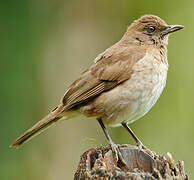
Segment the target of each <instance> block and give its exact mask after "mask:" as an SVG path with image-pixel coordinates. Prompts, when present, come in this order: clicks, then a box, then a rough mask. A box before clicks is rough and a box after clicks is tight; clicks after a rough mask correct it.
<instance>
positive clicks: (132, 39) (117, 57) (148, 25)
mask: <svg viewBox="0 0 194 180" xmlns="http://www.w3.org/2000/svg"><path fill="white" fill-rule="evenodd" d="M181 28H183V27H182V26H178V25H177V26H174V27H172V26H171V28H170V26H168V25H167V24H166V23H165V22H164V21H163V20H161V19H160V18H159V17H157V16H153V15H145V16H143V17H141V18H140V19H138V20H136V21H134V22H133V23H132V24H131V25H130V26H129V27H128V29H127V32H126V33H125V34H124V36H123V37H122V39H121V40H120V41H119V42H117V43H116V44H115V45H113V46H112V47H110V48H108V49H107V50H105V51H104V52H103V53H101V54H100V55H99V56H97V58H96V59H95V61H94V64H93V65H92V66H91V67H90V68H89V69H88V70H86V71H85V72H83V73H82V74H81V76H80V77H79V78H78V79H77V80H76V81H75V82H74V83H73V84H72V85H71V86H70V87H69V89H68V90H67V92H66V93H65V95H64V97H63V99H62V102H61V104H60V105H59V106H58V107H57V108H55V110H53V111H52V112H51V113H50V114H49V115H48V116H46V117H45V118H43V119H42V120H41V121H39V122H38V123H37V124H35V125H34V126H33V127H32V128H30V129H29V130H28V131H26V132H25V133H24V134H23V135H21V136H20V137H19V138H18V139H16V141H15V142H14V143H13V144H12V145H11V146H19V145H21V144H23V143H24V142H26V141H27V140H29V139H30V138H32V137H33V136H35V135H37V134H38V133H40V132H41V131H43V130H44V129H46V128H47V127H49V126H50V125H52V124H53V123H55V122H57V121H58V120H60V119H62V118H66V119H68V118H71V117H73V116H75V115H79V114H84V115H86V116H94V117H96V118H100V119H103V121H104V122H105V123H106V124H109V123H110V124H121V123H123V122H127V119H126V118H125V117H126V115H125V114H127V113H128V114H129V116H131V117H132V116H137V117H138V118H139V117H141V116H143V115H144V114H145V113H146V112H147V110H141V109H142V108H144V107H141V108H140V109H136V111H137V112H136V114H134V113H132V110H134V107H133V106H135V105H134V103H136V104H137V102H138V101H142V99H137V100H134V103H133V99H134V98H133V97H131V96H133V93H130V94H128V93H127V88H129V89H128V90H129V91H130V92H135V93H134V96H136V95H135V94H136V92H140V91H141V92H140V94H141V93H143V90H144V89H146V88H147V87H148V85H144V87H143V86H142V87H140V89H138V88H136V85H137V83H139V80H138V81H135V79H141V77H140V76H142V78H145V80H144V81H142V83H141V84H144V82H148V81H152V77H151V79H146V76H147V75H148V74H147V69H146V68H148V65H147V64H146V63H145V62H148V61H149V60H151V61H150V62H149V63H151V64H152V63H155V65H153V67H152V65H149V66H150V69H151V70H152V69H153V71H152V72H151V74H153V76H154V73H155V74H156V76H158V75H157V73H159V74H160V70H159V71H158V70H155V69H154V68H156V69H157V67H158V68H160V67H161V64H162V67H161V68H163V64H164V70H163V69H162V70H161V73H163V71H164V76H166V73H167V69H168V62H167V50H166V46H167V41H168V33H170V32H174V31H176V30H178V29H181ZM149 57H150V58H149ZM144 59H145V62H144ZM152 59H153V60H152ZM141 61H142V62H141ZM165 64H166V65H165ZM143 66H145V70H146V71H145V72H144V67H143ZM140 73H141V74H142V75H140V76H139V74H140ZM136 76H137V77H136ZM144 76H145V77H144ZM162 76H163V75H162ZM139 77H140V78H139ZM157 81H159V80H158V79H157ZM165 81H166V77H164V80H162V82H161V86H162V87H161V91H160V92H159V93H158V95H157V96H156V98H155V99H154V100H153V103H152V104H151V105H149V106H150V108H151V107H152V106H153V104H154V103H155V101H156V100H157V98H158V97H159V95H160V93H161V92H162V90H163V87H164V86H165ZM157 83H160V82H157ZM162 83H163V84H162ZM147 84H148V83H147ZM159 85H160V84H159ZM155 86H156V85H155V84H151V86H150V90H149V89H148V90H147V91H146V92H148V93H150V92H151V90H152V88H154V87H155ZM130 88H132V89H130ZM135 88H136V89H135ZM118 92H121V95H122V96H121V95H120V94H118ZM122 93H123V94H122ZM125 94H126V98H125ZM112 95H113V96H112ZM111 96H112V97H111ZM113 97H114V98H113ZM154 97H155V96H154ZM150 98H151V97H150ZM150 98H149V97H148V102H147V101H145V106H146V103H147V104H148V103H149V102H150V101H151V100H150ZM111 99H112V101H111ZM125 99H127V101H125ZM106 101H107V103H106ZM136 101H137V102H136ZM117 104H118V106H117ZM138 104H139V103H138ZM138 104H137V106H139V107H140V105H138ZM129 106H130V108H131V109H130V110H129ZM145 108H147V107H145ZM148 109H149V108H148ZM113 110H114V112H111V111H113ZM141 111H142V112H141ZM110 112H111V113H110ZM121 113H122V114H121ZM138 113H139V114H138ZM122 117H123V118H125V119H123V120H121V119H122ZM136 119H137V118H134V119H133V118H132V119H130V121H134V120H136Z"/></svg>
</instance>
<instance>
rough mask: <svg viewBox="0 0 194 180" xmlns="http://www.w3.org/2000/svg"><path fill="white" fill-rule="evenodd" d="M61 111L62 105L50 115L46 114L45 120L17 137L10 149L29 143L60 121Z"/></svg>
mask: <svg viewBox="0 0 194 180" xmlns="http://www.w3.org/2000/svg"><path fill="white" fill-rule="evenodd" d="M62 111H63V105H62V104H60V105H59V106H58V107H57V108H56V109H55V110H53V111H52V112H51V113H50V114H48V115H47V116H46V117H45V118H43V119H42V120H40V121H39V122H37V123H36V124H35V125H34V126H32V127H31V128H30V129H28V130H27V131H26V132H25V133H24V134H22V135H21V136H20V137H18V138H17V139H16V140H15V141H14V143H13V144H11V145H10V147H14V146H15V147H17V146H20V145H22V144H23V143H25V142H27V141H29V140H30V139H31V138H33V137H35V136H36V135H38V134H40V133H41V132H43V131H44V130H46V129H47V128H48V127H50V126H51V125H52V124H54V123H55V122H57V121H58V120H60V119H62V116H60V114H61V112H62Z"/></svg>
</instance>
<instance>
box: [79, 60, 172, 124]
mask: <svg viewBox="0 0 194 180" xmlns="http://www.w3.org/2000/svg"><path fill="white" fill-rule="evenodd" d="M167 69H168V65H167V64H165V63H162V62H158V61H157V60H156V59H154V58H150V57H148V59H147V58H146V57H144V58H143V59H142V60H140V61H139V62H138V63H137V64H136V65H135V66H134V68H133V74H132V76H131V78H130V79H129V80H127V81H125V82H124V83H122V84H120V85H118V86H117V87H115V88H113V89H112V90H110V91H108V92H105V93H103V94H101V95H100V96H99V97H97V98H96V99H95V100H94V101H93V102H91V104H89V105H87V106H85V107H83V109H82V111H84V112H86V114H87V111H88V110H89V111H88V112H89V113H88V114H89V115H92V116H98V117H99V116H100V117H102V119H103V121H104V123H106V124H108V125H110V126H119V125H120V124H121V123H122V122H128V123H131V122H133V121H135V120H137V119H139V118H141V117H142V116H143V115H145V114H146V113H147V112H148V111H149V110H150V109H151V108H152V106H153V105H154V104H155V103H156V101H157V100H158V98H159V96H160V95H161V93H162V91H163V88H164V87H165V83H166V76H167ZM84 114H85V113H84Z"/></svg>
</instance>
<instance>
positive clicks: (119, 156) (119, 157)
mask: <svg viewBox="0 0 194 180" xmlns="http://www.w3.org/2000/svg"><path fill="white" fill-rule="evenodd" d="M97 120H98V122H99V124H100V126H101V128H102V130H103V132H104V134H105V136H106V138H107V140H108V143H109V145H110V146H111V149H112V152H113V158H114V159H115V161H116V163H117V162H118V161H119V160H120V162H121V163H122V165H124V166H125V167H128V166H127V163H126V162H125V160H124V159H123V156H122V154H121V152H120V150H119V147H118V146H117V145H116V144H115V143H114V142H113V140H112V139H111V137H110V135H109V133H108V131H107V129H106V127H105V126H104V123H103V122H102V119H101V118H97Z"/></svg>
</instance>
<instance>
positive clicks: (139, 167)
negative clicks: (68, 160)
mask: <svg viewBox="0 0 194 180" xmlns="http://www.w3.org/2000/svg"><path fill="white" fill-rule="evenodd" d="M118 146H119V149H120V151H121V154H122V156H123V158H124V159H125V161H126V163H127V166H128V167H126V166H123V165H122V164H121V163H120V162H117V163H115V162H114V160H113V156H112V150H111V148H110V147H109V146H107V147H99V148H92V149H89V150H87V151H86V152H85V153H84V154H83V155H82V156H81V158H80V162H79V165H78V168H77V171H76V173H75V175H74V180H85V179H86V180H89V179H92V180H113V179H118V180H119V179H121V180H125V179H129V180H144V179H146V180H156V179H159V180H163V179H164V180H188V177H187V175H185V171H184V162H183V161H178V162H175V161H174V160H173V158H172V156H171V154H170V153H167V155H166V156H162V155H157V154H155V153H153V155H152V156H151V155H149V154H147V153H146V151H145V150H144V149H142V150H139V149H138V148H137V146H132V145H118Z"/></svg>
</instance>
